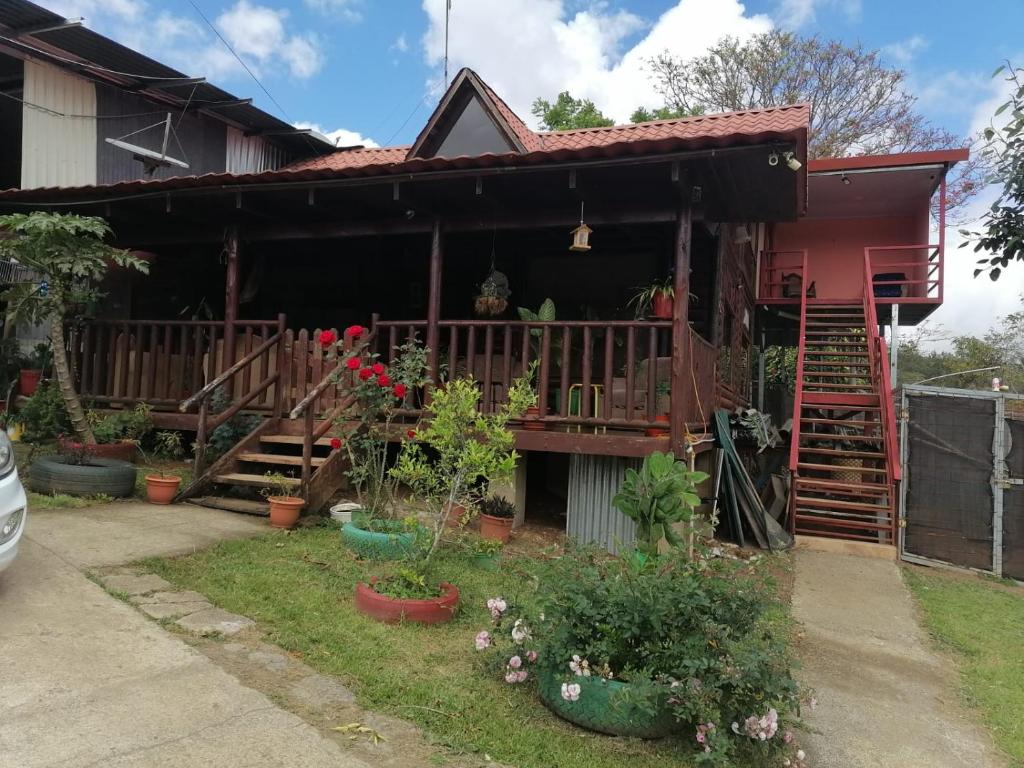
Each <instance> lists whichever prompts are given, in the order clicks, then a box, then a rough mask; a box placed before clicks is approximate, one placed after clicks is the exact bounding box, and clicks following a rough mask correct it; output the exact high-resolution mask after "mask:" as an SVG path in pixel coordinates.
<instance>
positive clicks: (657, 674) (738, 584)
mask: <svg viewBox="0 0 1024 768" xmlns="http://www.w3.org/2000/svg"><path fill="white" fill-rule="evenodd" d="M772 601H773V598H772V596H771V594H770V593H769V591H768V590H767V589H766V587H765V585H764V583H763V580H760V579H758V578H757V577H756V575H755V574H752V573H751V572H750V571H749V570H746V569H745V567H744V566H741V565H738V564H737V563H735V562H734V561H731V560H722V559H711V560H704V559H700V558H698V559H697V560H695V561H692V562H691V561H687V560H686V559H685V558H684V557H683V556H682V553H678V552H677V553H675V554H673V555H672V556H662V557H661V558H660V559H658V560H657V561H656V564H655V566H654V567H651V566H650V564H648V566H647V567H642V566H639V565H638V564H637V563H636V562H635V561H634V560H632V559H629V558H612V557H609V556H608V555H607V554H606V553H604V552H597V551H596V550H581V551H579V552H575V553H570V554H569V555H567V556H566V557H564V558H562V559H561V560H560V561H558V562H557V563H555V564H554V566H553V572H552V573H551V574H550V575H549V577H548V578H546V579H545V580H544V582H543V585H542V587H541V599H540V603H539V605H538V606H537V607H538V608H539V612H538V613H537V614H536V616H535V617H533V618H531V617H528V616H527V615H525V614H519V616H518V618H517V617H515V616H514V615H513V611H512V610H509V611H507V612H505V611H504V609H503V610H502V611H501V612H498V613H497V614H496V613H495V611H494V610H493V609H492V615H493V616H494V618H495V623H496V627H498V628H500V625H501V624H504V623H512V621H513V619H514V621H515V623H514V624H513V627H514V628H517V629H518V636H519V637H520V638H522V639H523V642H521V643H519V644H518V645H519V648H521V649H522V650H523V651H526V650H533V649H535V650H536V652H537V654H538V655H537V667H538V671H539V673H540V675H541V676H542V677H551V678H553V679H554V680H555V682H556V684H561V685H562V696H563V698H566V700H567V701H575V700H577V699H580V698H581V697H582V696H584V695H586V694H585V688H584V690H583V692H581V690H580V687H579V685H578V684H577V682H576V681H578V680H579V678H581V677H603V678H605V679H608V680H617V681H620V682H625V683H629V684H630V685H629V686H628V687H627V688H625V689H623V690H622V691H621V692H619V693H616V694H614V696H617V697H620V698H619V699H618V700H620V701H622V702H623V705H627V704H628V705H629V706H631V707H635V708H638V709H641V710H648V711H650V714H652V715H654V714H656V711H655V710H657V706H658V705H657V703H658V702H667V706H668V707H669V708H670V710H671V713H672V715H673V716H674V717H675V719H676V721H677V722H678V724H679V726H678V727H679V733H680V735H681V736H682V738H683V739H684V741H685V742H688V743H689V744H692V745H693V746H694V748H695V751H696V754H697V757H698V762H700V763H704V764H709V765H729V764H730V761H732V760H733V759H735V758H737V757H741V756H742V757H745V758H748V760H749V761H750V762H751V764H756V765H765V766H770V765H782V764H783V760H785V759H789V760H790V764H791V765H796V764H799V762H800V761H799V760H797V755H796V746H795V745H794V744H793V743H792V740H793V736H792V731H791V730H790V726H791V725H792V720H793V719H794V717H795V713H796V711H797V708H798V704H799V700H798V689H797V684H796V682H795V680H794V679H793V676H792V674H791V671H790V658H789V655H788V652H787V649H786V646H785V642H784V638H780V637H777V636H776V635H775V633H774V632H773V631H772V629H771V627H770V626H769V624H768V622H767V621H766V620H765V618H764V617H765V613H766V610H767V609H768V608H769V607H770V606H771V605H772ZM502 605H504V602H502ZM489 607H490V606H489ZM498 634H499V635H500V636H504V635H505V634H506V633H505V632H501V631H499V633H498ZM480 637H481V640H480V641H479V642H478V643H477V646H478V648H482V647H491V646H495V647H499V649H500V644H499V643H495V642H494V641H493V640H494V638H493V636H491V635H481V636H480ZM515 640H516V638H515V637H513V641H515ZM513 652H515V651H505V652H501V651H500V650H499V653H500V654H501V657H500V658H498V659H497V660H496V661H497V662H498V666H499V667H500V668H501V669H503V670H504V667H505V666H508V661H507V660H508V659H509V658H510V656H509V654H510V653H513ZM517 655H518V656H519V658H520V660H522V658H523V656H522V653H518V654H517ZM520 668H521V667H519V666H517V662H513V663H512V668H511V669H509V670H504V671H505V673H506V674H508V672H509V671H512V669H515V670H518V669H520ZM492 669H493V667H492ZM518 678H523V679H525V677H524V676H522V675H519V676H518V677H515V676H513V677H509V678H506V679H507V680H508V682H522V680H520V679H518ZM615 701H616V699H614V698H613V706H616V704H615Z"/></svg>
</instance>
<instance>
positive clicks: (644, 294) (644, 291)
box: [626, 277, 676, 319]
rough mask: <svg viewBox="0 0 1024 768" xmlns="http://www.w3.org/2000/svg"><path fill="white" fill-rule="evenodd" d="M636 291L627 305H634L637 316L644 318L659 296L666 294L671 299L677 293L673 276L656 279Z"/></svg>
mask: <svg viewBox="0 0 1024 768" xmlns="http://www.w3.org/2000/svg"><path fill="white" fill-rule="evenodd" d="M636 291H637V292H636V293H635V294H633V296H632V298H630V300H629V302H628V303H627V304H626V306H627V307H633V311H634V312H635V313H636V317H637V318H638V319H639V318H642V317H644V316H646V315H647V314H648V313H649V312H650V310H651V304H653V302H654V299H655V298H656V297H657V296H665V297H667V298H670V299H674V298H675V295H676V290H675V286H674V284H673V280H672V278H671V277H666V278H664V279H662V280H654V281H653V282H651V284H650V285H648V286H644V287H642V288H637V289H636Z"/></svg>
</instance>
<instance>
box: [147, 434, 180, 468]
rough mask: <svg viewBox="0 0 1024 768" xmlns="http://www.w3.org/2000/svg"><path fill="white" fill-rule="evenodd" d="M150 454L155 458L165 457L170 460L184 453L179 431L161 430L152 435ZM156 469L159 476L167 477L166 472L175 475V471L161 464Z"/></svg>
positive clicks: (178, 457)
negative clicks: (168, 469) (169, 470)
mask: <svg viewBox="0 0 1024 768" xmlns="http://www.w3.org/2000/svg"><path fill="white" fill-rule="evenodd" d="M152 454H153V456H155V457H156V458H160V459H167V460H170V461H176V460H178V459H180V458H181V457H182V456H183V455H184V454H185V448H184V446H183V444H182V439H181V432H174V431H172V430H162V431H160V432H157V433H156V434H155V435H154V436H153V451H152ZM156 471H157V474H159V476H160V477H167V475H168V474H170V475H175V476H177V473H176V472H168V471H167V469H166V468H165V467H164V466H163V465H160V466H158V467H157V468H156Z"/></svg>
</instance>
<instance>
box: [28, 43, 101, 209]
mask: <svg viewBox="0 0 1024 768" xmlns="http://www.w3.org/2000/svg"><path fill="white" fill-rule="evenodd" d="M24 99H25V101H26V102H29V103H31V104H37V105H39V106H41V107H45V108H47V109H51V110H53V112H54V113H57V114H54V113H50V112H46V111H44V110H42V109H33V108H29V107H26V108H25V110H24V116H23V123H22V140H21V186H22V187H23V188H25V189H30V188H33V187H58V186H59V187H74V186H81V185H85V184H95V183H96V120H95V119H93V117H94V116H95V115H96V87H95V86H94V85H93V83H91V82H90V81H88V80H85V79H83V78H81V77H76V76H74V75H70V74H68V73H66V72H64V71H62V70H60V69H57V68H56V67H52V66H50V65H49V64H41V63H38V62H35V61H30V60H26V61H25V95H24ZM64 115H82V116H84V117H65V116H64Z"/></svg>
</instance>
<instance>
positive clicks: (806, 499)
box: [796, 494, 892, 514]
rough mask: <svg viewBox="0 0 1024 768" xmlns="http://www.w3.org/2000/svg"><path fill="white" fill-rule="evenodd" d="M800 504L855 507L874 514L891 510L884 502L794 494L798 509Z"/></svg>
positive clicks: (844, 507) (838, 507)
mask: <svg viewBox="0 0 1024 768" xmlns="http://www.w3.org/2000/svg"><path fill="white" fill-rule="evenodd" d="M801 504H804V505H805V506H811V507H814V508H815V509H817V508H819V507H822V508H825V509H827V508H829V507H834V508H836V509H841V510H842V509H855V510H858V511H864V512H873V513H874V514H884V513H886V512H892V505H891V504H889V503H886V504H884V505H882V504H864V503H862V502H859V501H841V500H839V499H818V498H813V497H810V496H801V495H799V494H797V496H796V506H797V509H798V510H799V509H800V506H801Z"/></svg>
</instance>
